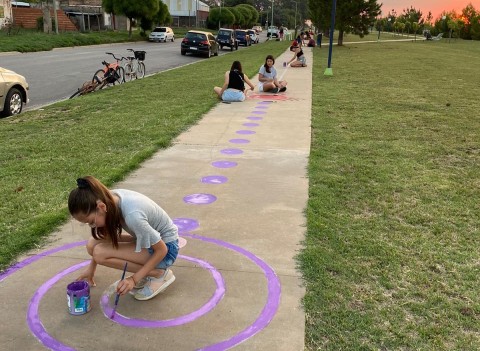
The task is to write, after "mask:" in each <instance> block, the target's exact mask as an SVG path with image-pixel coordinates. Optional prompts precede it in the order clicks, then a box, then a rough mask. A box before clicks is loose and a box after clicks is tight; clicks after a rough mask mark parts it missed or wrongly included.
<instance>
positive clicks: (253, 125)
mask: <svg viewBox="0 0 480 351" xmlns="http://www.w3.org/2000/svg"><path fill="white" fill-rule="evenodd" d="M242 125H243V126H245V127H258V126H259V125H260V124H258V123H253V122H247V123H243V124H242Z"/></svg>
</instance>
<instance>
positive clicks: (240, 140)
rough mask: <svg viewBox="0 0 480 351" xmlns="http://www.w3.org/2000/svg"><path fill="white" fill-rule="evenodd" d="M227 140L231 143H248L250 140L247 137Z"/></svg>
mask: <svg viewBox="0 0 480 351" xmlns="http://www.w3.org/2000/svg"><path fill="white" fill-rule="evenodd" d="M229 142H231V143H232V144H248V143H249V142H250V140H248V139H230V140H229Z"/></svg>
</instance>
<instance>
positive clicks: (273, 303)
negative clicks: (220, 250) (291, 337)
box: [184, 234, 281, 351]
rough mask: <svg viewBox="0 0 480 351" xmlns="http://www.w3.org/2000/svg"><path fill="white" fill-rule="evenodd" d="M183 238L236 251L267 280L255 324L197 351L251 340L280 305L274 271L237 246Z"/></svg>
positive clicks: (279, 291)
mask: <svg viewBox="0 0 480 351" xmlns="http://www.w3.org/2000/svg"><path fill="white" fill-rule="evenodd" d="M184 236H186V237H190V238H193V239H199V240H203V241H206V242H211V243H213V244H216V245H219V246H223V247H226V248H227V249H230V250H232V251H236V252H238V253H240V254H242V255H244V256H245V257H247V258H248V259H250V260H251V261H253V262H254V263H255V264H257V265H258V266H259V267H260V268H261V269H262V270H263V272H264V273H265V276H266V278H267V286H268V297H267V303H266V305H265V307H264V308H263V310H262V312H261V313H260V316H258V318H257V319H256V320H255V322H253V324H252V325H250V326H248V327H247V328H245V329H244V330H242V331H241V332H240V333H238V334H237V335H235V336H233V337H231V338H230V339H227V340H224V341H221V342H219V343H217V344H213V345H209V346H206V347H204V348H202V349H199V350H205V351H223V350H227V349H229V348H232V347H234V346H236V345H238V344H240V343H242V342H243V341H245V340H247V339H249V338H251V337H252V336H254V335H255V334H257V333H258V332H260V331H261V330H262V329H264V328H265V327H266V326H267V325H268V324H269V323H270V322H271V321H272V319H273V317H274V316H275V314H276V313H277V310H278V306H279V305H280V296H281V287H280V280H279V279H278V277H277V275H276V274H275V271H274V270H273V269H272V268H271V267H270V266H269V265H267V264H266V263H265V262H264V261H263V260H261V259H260V258H258V257H257V256H255V255H254V254H252V253H251V252H249V251H247V250H245V249H243V248H241V247H239V246H236V245H233V244H230V243H227V242H225V241H222V240H218V239H213V238H207V237H204V236H200V235H195V234H184Z"/></svg>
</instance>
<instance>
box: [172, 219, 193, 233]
mask: <svg viewBox="0 0 480 351" xmlns="http://www.w3.org/2000/svg"><path fill="white" fill-rule="evenodd" d="M173 223H174V224H175V225H176V226H177V228H178V232H179V233H183V232H189V231H191V230H195V229H197V228H198V227H199V224H198V221H197V220H195V219H193V218H174V219H173Z"/></svg>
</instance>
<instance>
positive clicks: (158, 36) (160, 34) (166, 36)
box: [148, 27, 175, 42]
mask: <svg viewBox="0 0 480 351" xmlns="http://www.w3.org/2000/svg"><path fill="white" fill-rule="evenodd" d="M148 40H150V41H158V42H160V41H163V42H167V40H171V41H172V42H173V41H175V34H174V33H173V30H172V28H170V27H156V28H155V29H154V30H152V32H151V33H150V35H149V36H148Z"/></svg>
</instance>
